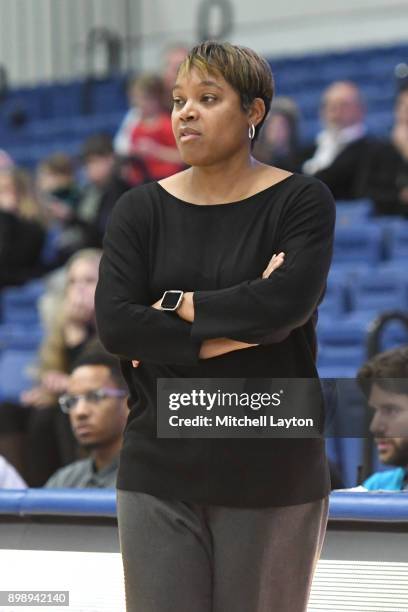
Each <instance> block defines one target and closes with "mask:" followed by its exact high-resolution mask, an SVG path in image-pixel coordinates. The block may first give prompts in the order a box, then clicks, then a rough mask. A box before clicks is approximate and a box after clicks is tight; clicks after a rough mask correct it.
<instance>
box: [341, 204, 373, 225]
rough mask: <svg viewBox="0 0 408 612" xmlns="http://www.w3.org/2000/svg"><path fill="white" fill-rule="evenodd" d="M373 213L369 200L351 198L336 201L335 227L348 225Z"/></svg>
mask: <svg viewBox="0 0 408 612" xmlns="http://www.w3.org/2000/svg"><path fill="white" fill-rule="evenodd" d="M372 213H373V203H372V201H371V200H352V201H337V202H336V225H337V227H350V226H352V225H354V224H355V223H361V222H362V221H365V220H366V219H369V218H370V217H371V216H372Z"/></svg>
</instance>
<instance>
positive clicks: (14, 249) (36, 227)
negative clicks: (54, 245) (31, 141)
mask: <svg viewBox="0 0 408 612" xmlns="http://www.w3.org/2000/svg"><path fill="white" fill-rule="evenodd" d="M44 240H45V229H44V217H43V214H42V211H41V208H40V205H39V203H38V201H37V200H36V198H35V196H34V192H33V189H32V186H31V183H30V180H29V177H28V176H27V175H26V174H25V173H24V172H23V171H22V170H20V169H18V168H14V167H11V168H5V169H3V170H0V288H1V287H5V286H9V285H21V284H22V283H24V282H26V281H28V280H31V279H32V278H33V277H35V276H37V275H38V274H39V272H40V271H41V270H40V263H41V262H40V260H41V253H42V248H43V244H44Z"/></svg>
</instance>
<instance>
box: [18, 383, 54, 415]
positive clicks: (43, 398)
mask: <svg viewBox="0 0 408 612" xmlns="http://www.w3.org/2000/svg"><path fill="white" fill-rule="evenodd" d="M20 401H21V403H22V404H24V405H25V406H33V407H34V408H36V409H37V410H41V409H43V408H49V407H51V406H55V404H56V396H55V395H54V394H52V393H50V392H49V391H48V390H47V389H46V388H45V387H43V386H39V387H34V388H33V389H29V390H28V391H24V392H23V393H22V394H21V395H20Z"/></svg>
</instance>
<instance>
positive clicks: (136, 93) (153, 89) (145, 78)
mask: <svg viewBox="0 0 408 612" xmlns="http://www.w3.org/2000/svg"><path fill="white" fill-rule="evenodd" d="M164 91H165V90H164V83H163V80H162V78H161V77H160V76H159V75H156V74H144V75H142V76H140V77H138V78H136V79H134V80H133V81H132V83H131V85H130V88H129V97H130V101H131V104H132V106H135V107H136V108H137V109H138V110H139V112H140V114H141V116H142V117H143V118H147V117H150V116H154V115H157V113H160V112H161V111H162V110H163V108H164V95H165V93H164Z"/></svg>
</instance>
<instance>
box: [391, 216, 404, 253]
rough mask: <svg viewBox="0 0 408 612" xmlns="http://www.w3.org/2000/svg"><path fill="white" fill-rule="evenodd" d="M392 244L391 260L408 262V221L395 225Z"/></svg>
mask: <svg viewBox="0 0 408 612" xmlns="http://www.w3.org/2000/svg"><path fill="white" fill-rule="evenodd" d="M390 242H391V243H390V257H391V259H393V260H403V261H405V262H406V261H408V221H405V220H404V221H402V220H399V223H398V224H395V225H394V227H393V233H392V237H391V241H390Z"/></svg>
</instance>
